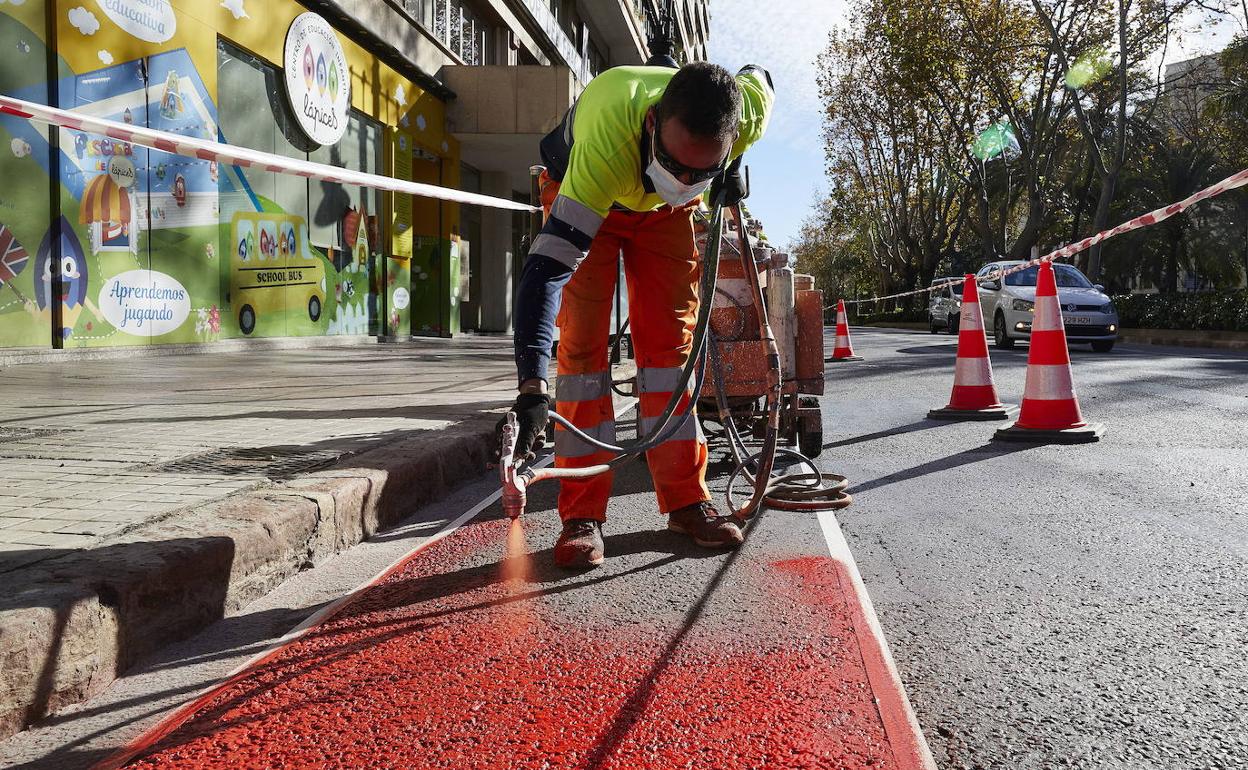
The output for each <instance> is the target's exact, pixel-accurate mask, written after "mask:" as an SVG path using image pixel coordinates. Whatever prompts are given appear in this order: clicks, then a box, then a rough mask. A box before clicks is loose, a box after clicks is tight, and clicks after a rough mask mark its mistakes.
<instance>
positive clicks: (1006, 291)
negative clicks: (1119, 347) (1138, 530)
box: [975, 260, 1118, 353]
mask: <svg viewBox="0 0 1248 770" xmlns="http://www.w3.org/2000/svg"><path fill="white" fill-rule="evenodd" d="M1020 264H1022V262H1021V261H1018V260H1016V261H1012V262H1008V261H1007V262H991V263H989V264H987V265H984V266H983V267H982V268H980V270H979V272H978V273H977V274H976V276H975V277H976V280H977V282H978V283H979V304H980V307H981V308H982V309H983V311H984V322H985V323H987V324H991V328H992V337H993V341H994V342H995V343H996V345H997V347H999V348H1012V347H1014V343H1015V342H1016V341H1018V340H1025V339H1028V338H1030V337H1031V320H1032V318H1033V316H1034V314H1035V306H1036V276H1037V275H1038V274H1039V272H1040V268H1038V267H1035V266H1032V267H1029V268H1027V269H1026V270H1021V271H1019V272H1017V273H1013V274H1011V275H1007V276H1005V280H1004V281H1002V280H1001V279H1000V278H995V279H994V278H992V277H991V276H992V275H993V274H994V273H997V272H999V271H1000V270H1003V269H1008V268H1011V267H1015V266H1017V265H1020ZM1053 272H1054V277H1055V278H1056V279H1057V297H1058V301H1059V302H1060V303H1061V307H1062V320H1063V322H1064V323H1065V325H1066V341H1067V342H1076V343H1079V342H1086V343H1091V345H1092V349H1093V350H1095V351H1096V352H1098V353H1108V352H1109V351H1111V350H1113V349H1114V342H1116V341H1117V339H1118V312H1117V311H1116V310H1115V309H1114V303H1113V302H1112V301H1111V300H1110V298H1109V296H1108V295H1106V294H1105V287H1104V286H1100V285H1093V284H1092V282H1091V281H1089V280H1088V278H1087V276H1085V275H1084V274H1083V273H1081V272H1079V270H1078V268H1075V267H1073V266H1071V265H1063V264H1058V263H1054V264H1053Z"/></svg>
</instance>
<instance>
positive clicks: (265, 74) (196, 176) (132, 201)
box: [0, 0, 452, 347]
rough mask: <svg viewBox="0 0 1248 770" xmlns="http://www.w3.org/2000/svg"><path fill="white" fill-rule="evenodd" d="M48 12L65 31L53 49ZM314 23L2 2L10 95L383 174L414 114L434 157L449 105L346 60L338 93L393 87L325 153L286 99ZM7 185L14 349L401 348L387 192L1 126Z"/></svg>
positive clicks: (231, 7) (5, 289)
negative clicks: (331, 339) (288, 71)
mask: <svg viewBox="0 0 1248 770" xmlns="http://www.w3.org/2000/svg"><path fill="white" fill-rule="evenodd" d="M47 3H53V4H54V12H55V14H56V19H57V30H58V31H57V39H56V40H55V44H54V45H51V46H49V44H48V35H47V33H46V15H47V5H46V4H47ZM304 12H305V9H304V8H303V7H302V6H300V5H298V4H297V3H295V2H293V1H292V0H272V2H266V3H264V4H263V5H261V4H259V3H256V2H254V0H226V2H221V3H216V2H213V3H200V2H192V1H191V0H174V1H173V2H167V1H166V0H107V2H104V1H103V0H72V1H67V0H42V1H41V0H27V2H25V3H21V4H14V3H5V4H3V5H0V91H3V92H4V93H7V94H12V95H14V96H17V97H20V98H24V99H30V100H32V101H38V102H45V103H50V102H52V101H53V98H51V97H55V99H56V101H58V102H59V104H60V106H62V107H66V108H70V109H74V110H76V111H81V112H83V113H86V114H90V115H93V116H98V117H103V118H107V119H110V120H117V121H122V122H126V123H133V124H136V125H144V126H149V127H151V128H156V129H159V130H161V131H167V132H171V133H175V134H181V135H185V136H192V137H199V138H209V139H216V140H220V141H226V142H231V143H236V144H240V145H243V146H248V147H254V148H256V149H261V150H266V151H270V152H277V153H281V154H285V155H288V156H290V157H294V158H301V159H309V160H313V161H316V162H321V163H332V164H335V165H339V166H343V167H345V168H353V169H359V170H363V171H369V172H373V173H387V167H386V166H385V165H383V164H384V163H388V162H389V163H392V161H388V160H386V159H384V158H383V152H382V147H383V139H384V138H385V135H386V132H387V131H390V132H394V131H397V130H400V129H399V126H400V125H403V126H408V125H409V123H410V122H411V121H409V120H407V119H406V118H407V114H408V112H413V111H415V110H417V109H419V110H420V112H421V113H422V115H423V114H426V113H431V112H433V113H436V114H437V115H438V116H439V120H438V121H430V122H429V125H427V126H426V125H424V124H425V121H424V120H423V118H422V120H421V121H420V123H421V124H422V125H421V126H420V128H419V132H413V131H411V130H409V129H402V130H404V131H408V132H409V133H423V134H427V135H426V136H423V137H418V138H420V139H421V140H422V141H423V142H424V143H425V144H427V145H433V146H437V145H436V143H438V142H443V141H445V139H444V137H443V136H442V134H441V133H440V132H441V130H442V127H441V120H440V118H441V115H442V113H441V112H440V109H441V105H440V103H437V102H436V100H435V99H432V97H430V96H429V95H427V94H425V93H424V92H422V91H420V89H419V88H418V87H417V86H415V85H414V84H413V83H411V82H409V81H407V80H406V79H404V78H402V77H401V76H400V75H398V74H397V73H394V72H393V71H391V70H389V69H388V68H385V67H378V66H374V65H375V60H372V59H368V58H367V56H368V55H367V54H366V53H365V52H363V51H362V50H361V49H359V48H357V47H355V46H354V44H350V43H346V42H345V41H344V43H343V45H344V49H345V53H344V54H343V59H342V60H345V61H347V62H348V66H349V70H350V72H349V73H343V74H342V75H341V76H342V77H343V78H346V77H351V78H359V77H365V76H364V75H358V74H357V73H368V74H367V77H374V78H376V77H381V78H382V79H383V80H384V82H383V83H382V84H381V85H382V88H380V89H374V88H368V89H365V88H358V89H357V88H353V89H352V91H351V92H352V94H353V95H352V103H351V109H350V112H349V113H348V114H347V120H346V123H347V125H346V128H345V130H344V132H343V133H344V136H343V138H342V139H341V141H339V142H337V143H336V144H334V145H324V146H322V145H318V144H317V143H316V142H314V141H312V140H311V139H310V138H309V137H308V136H307V135H306V133H304V132H303V131H302V130H301V129H300V127H299V124H298V121H297V120H295V119H294V116H293V115H292V114H291V108H290V105H289V103H288V100H287V99H286V98H285V96H286V95H285V92H284V91H283V90H282V89H284V88H285V86H284V80H285V75H284V73H283V71H282V66H283V64H282V63H283V58H284V56H283V54H284V51H283V43H284V41H285V37H286V32H287V30H288V28H290V26H291V23H292V21H293V20H294V19H296V18H297V17H299V15H300V14H302V13H304ZM305 23H306V22H305ZM326 29H328V27H326ZM330 34H332V31H331V33H330ZM234 41H237V44H236V43H235V42H234ZM331 42H332V41H331ZM244 51H246V52H247V53H244ZM49 57H52V59H51V65H52V67H53V68H54V71H56V72H57V73H58V78H57V80H56V82H55V84H54V85H55V89H51V88H49V82H48V71H49ZM261 57H263V58H261ZM296 58H297V57H296ZM365 63H367V65H368V66H364V65H365ZM316 66H317V65H316V64H314V65H313V74H314V76H315V71H316ZM378 72H381V75H380V76H379V75H378V74H377V73H378ZM332 74H333V75H334V76H335V77H337V76H338V73H337V72H336V71H335V72H334V73H332ZM300 77H303V74H302V73H300ZM326 77H327V78H328V77H329V74H327V75H326ZM352 85H353V86H358V83H353V84H352ZM327 87H328V86H327ZM356 90H358V91H359V93H358V94H357V93H355V92H356ZM378 94H381V95H382V96H378ZM386 94H394V95H402V97H403V102H404V103H402V104H400V103H398V102H396V101H394V97H388V96H385V95H386ZM413 94H416V95H417V96H416V97H415V98H414V99H413V97H412V95H413ZM335 119H337V118H335ZM387 127H389V128H387ZM387 141H388V140H387ZM54 147H55V148H59V149H56V150H54V149H53V148H54ZM392 168H393V166H391V169H392ZM390 173H393V171H391V172H390ZM0 178H3V179H4V180H5V183H4V184H3V185H0V347H24V346H39V347H46V346H48V344H49V341H50V338H51V337H53V336H58V337H59V338H60V340H61V341H62V342H63V344H64V346H65V347H88V346H115V345H132V344H146V343H153V342H156V343H184V342H205V341H214V340H219V339H224V338H230V337H259V336H298V335H326V334H370V333H373V334H377V333H381V334H386V333H395V332H398V331H399V330H398V328H397V321H398V318H397V317H396V316H394V312H393V311H396V310H397V311H399V312H401V313H402V315H403V319H404V320H405V321H406V318H407V314H408V306H407V303H408V302H409V301H412V300H413V299H414V297H413V294H412V293H410V292H409V291H408V289H407V286H406V285H400V286H396V285H395V280H394V279H395V278H397V279H398V280H410V278H408V276H407V275H405V274H404V271H399V275H398V276H394V278H391V277H389V276H388V277H387V280H386V282H385V284H384V285H383V283H382V276H381V271H382V265H383V263H386V264H394V260H388V261H387V260H386V258H385V256H384V255H383V254H382V245H383V243H384V244H386V246H387V247H388V246H389V244H390V242H391V236H390V235H388V234H387V235H386V236H385V237H384V238H383V228H384V227H387V226H388V223H384V222H382V220H381V219H380V218H379V216H378V214H379V212H381V211H382V208H383V207H382V203H383V201H382V200H381V196H380V195H378V194H377V193H376V192H375V191H371V190H361V189H355V188H344V187H342V186H339V185H328V184H324V183H320V182H309V181H308V180H305V179H302V178H298V177H288V176H283V175H279V174H275V173H272V172H263V171H256V170H253V169H241V168H238V167H227V168H222V167H218V165H217V164H216V163H213V162H208V161H202V160H197V159H194V158H187V157H182V156H175V155H170V154H166V153H162V152H158V151H155V150H148V149H146V148H143V147H140V146H134V145H130V144H128V143H126V142H123V141H118V140H114V139H110V138H109V137H106V136H98V135H94V134H88V133H83V132H78V131H71V130H56V132H55V135H54V134H53V131H52V130H49V129H45V128H43V127H40V126H37V125H35V124H32V123H29V122H27V121H24V120H21V119H18V118H13V117H9V116H0ZM55 181H59V185H57V184H54V182H55ZM58 189H59V197H58V199H56V200H54V198H53V196H54V194H55V193H54V191H56V190H58ZM404 210H406V211H410V210H411V206H410V204H407V205H406V206H405V207H404ZM451 219H452V217H451V216H448V215H447V214H446V212H441V215H440V216H433V217H431V218H430V217H427V218H426V223H425V224H424V225H423V230H424V231H423V232H422V233H421V235H422V236H425V237H427V238H430V239H433V240H435V241H436V240H439V239H440V238H441V237H442V234H441V233H440V232H439V230H440V229H441V228H444V227H445V228H448V229H449V227H450V226H451V225H452V222H451ZM429 222H432V223H433V224H429ZM416 229H420V228H419V226H418V227H417V228H416ZM409 237H410V236H409ZM396 289H403V291H400V292H398V293H397V294H395V291H396ZM383 291H387V292H388V293H387V295H386V296H387V302H388V303H390V305H391V307H390V308H389V309H388V310H389V311H390V313H389V314H390V316H391V317H388V318H381V317H380V314H381V308H382V302H381V301H380V297H381V295H382V292H383ZM396 299H397V300H398V302H397V303H396V302H395V300H396ZM397 304H402V305H403V307H401V308H400V307H396V305H397ZM54 327H56V328H54Z"/></svg>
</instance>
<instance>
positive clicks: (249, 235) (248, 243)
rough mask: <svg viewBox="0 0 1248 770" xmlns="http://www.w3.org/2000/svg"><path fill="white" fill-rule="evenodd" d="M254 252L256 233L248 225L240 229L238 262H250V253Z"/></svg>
mask: <svg viewBox="0 0 1248 770" xmlns="http://www.w3.org/2000/svg"><path fill="white" fill-rule="evenodd" d="M255 253H256V235H255V233H253V232H252V231H251V229H250V227H248V228H246V229H244V230H242V231H241V233H240V235H239V238H238V259H239V261H240V262H250V261H251V255H252V254H255Z"/></svg>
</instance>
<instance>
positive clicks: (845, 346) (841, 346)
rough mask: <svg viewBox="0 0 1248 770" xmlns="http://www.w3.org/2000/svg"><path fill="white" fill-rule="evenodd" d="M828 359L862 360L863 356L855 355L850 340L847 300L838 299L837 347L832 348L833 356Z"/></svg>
mask: <svg viewBox="0 0 1248 770" xmlns="http://www.w3.org/2000/svg"><path fill="white" fill-rule="evenodd" d="M825 360H826V361H861V360H862V356H856V355H854V345H853V343H851V342H850V341H849V319H847V318H846V317H845V300H843V299H838V300H837V301H836V347H834V348H832V357H831V358H828V359H825Z"/></svg>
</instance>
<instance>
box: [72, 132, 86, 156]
mask: <svg viewBox="0 0 1248 770" xmlns="http://www.w3.org/2000/svg"><path fill="white" fill-rule="evenodd" d="M74 154H75V155H77V156H78V160H82V159H83V158H84V157H85V156H86V154H87V135H86V134H82V133H76V134H74Z"/></svg>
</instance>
